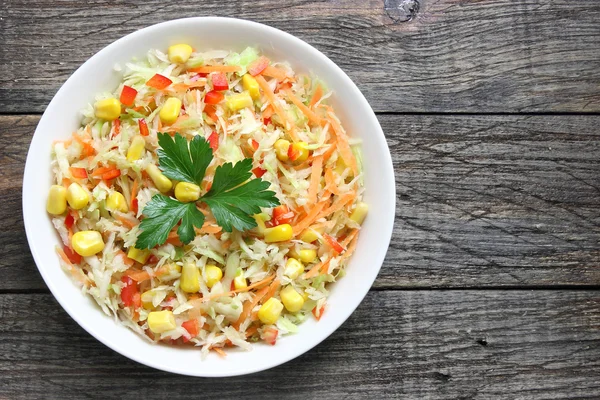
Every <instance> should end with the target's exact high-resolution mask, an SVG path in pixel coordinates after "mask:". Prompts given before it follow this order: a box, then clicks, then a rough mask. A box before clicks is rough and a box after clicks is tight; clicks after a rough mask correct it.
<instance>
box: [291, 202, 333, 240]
mask: <svg viewBox="0 0 600 400" xmlns="http://www.w3.org/2000/svg"><path fill="white" fill-rule="evenodd" d="M323 207H325V202H319V203H317V204H316V205H315V206H314V207H313V208H311V210H310V212H309V213H308V214H307V215H306V217H304V218H302V219H301V220H300V221H298V222H297V223H296V224H295V225H294V227H293V228H292V232H293V234H294V236H296V235H298V234H299V233H300V232H302V231H304V230H305V229H306V228H308V227H309V226H310V224H312V223H313V221H314V220H316V219H317V216H318V215H319V213H320V212H321V210H323Z"/></svg>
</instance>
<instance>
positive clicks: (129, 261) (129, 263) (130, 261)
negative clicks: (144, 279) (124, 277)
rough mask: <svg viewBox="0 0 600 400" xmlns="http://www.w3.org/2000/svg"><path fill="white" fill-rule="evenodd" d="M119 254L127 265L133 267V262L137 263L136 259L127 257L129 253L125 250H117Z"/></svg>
mask: <svg viewBox="0 0 600 400" xmlns="http://www.w3.org/2000/svg"><path fill="white" fill-rule="evenodd" d="M117 255H120V256H121V257H122V258H123V263H124V264H125V265H127V266H128V267H132V266H133V264H135V261H133V260H132V259H131V258H129V257H127V254H125V252H124V251H123V250H120V249H119V251H117Z"/></svg>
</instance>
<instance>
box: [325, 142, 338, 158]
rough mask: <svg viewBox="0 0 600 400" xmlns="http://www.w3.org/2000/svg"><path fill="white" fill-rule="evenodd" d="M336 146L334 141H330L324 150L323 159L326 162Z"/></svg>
mask: <svg viewBox="0 0 600 400" xmlns="http://www.w3.org/2000/svg"><path fill="white" fill-rule="evenodd" d="M335 149H336V146H335V143H332V144H331V145H330V146H329V148H328V149H327V150H326V151H325V153H323V161H324V162H327V160H329V158H330V157H331V155H332V154H333V153H334V152H335Z"/></svg>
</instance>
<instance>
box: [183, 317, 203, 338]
mask: <svg viewBox="0 0 600 400" xmlns="http://www.w3.org/2000/svg"><path fill="white" fill-rule="evenodd" d="M181 326H182V327H183V328H185V330H186V331H188V333H189V334H190V336H192V337H195V336H198V334H199V333H200V322H198V320H197V319H190V320H188V321H185V322H184V323H182V324H181Z"/></svg>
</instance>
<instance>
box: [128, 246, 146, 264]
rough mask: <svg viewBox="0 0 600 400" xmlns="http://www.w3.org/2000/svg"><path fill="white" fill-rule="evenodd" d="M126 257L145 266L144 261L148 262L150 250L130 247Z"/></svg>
mask: <svg viewBox="0 0 600 400" xmlns="http://www.w3.org/2000/svg"><path fill="white" fill-rule="evenodd" d="M127 257H129V258H131V259H132V260H135V261H137V262H139V263H140V264H145V263H146V261H148V257H150V250H140V249H136V248H135V247H130V248H129V250H127Z"/></svg>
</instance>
